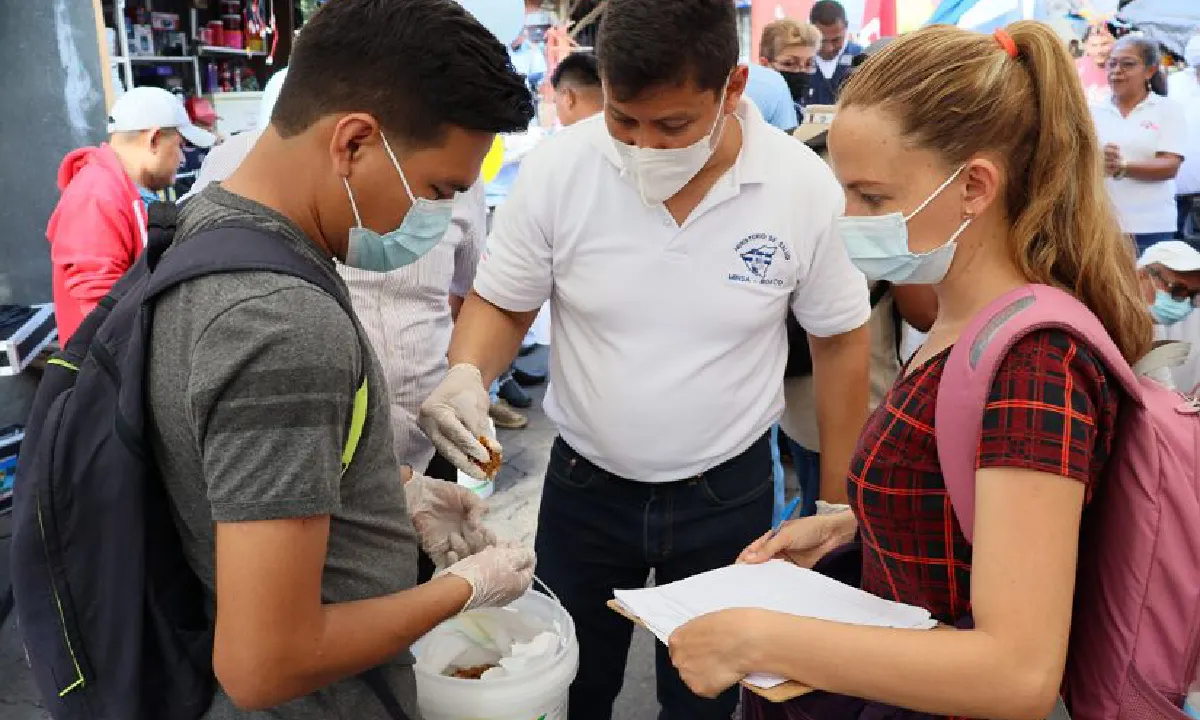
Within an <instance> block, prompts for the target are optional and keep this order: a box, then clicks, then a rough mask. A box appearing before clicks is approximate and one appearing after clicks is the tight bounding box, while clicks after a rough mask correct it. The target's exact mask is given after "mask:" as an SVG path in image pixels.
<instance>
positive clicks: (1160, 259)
mask: <svg viewBox="0 0 1200 720" xmlns="http://www.w3.org/2000/svg"><path fill="white" fill-rule="evenodd" d="M1150 265H1162V266H1163V267H1165V268H1167V269H1168V270H1174V271H1175V272H1185V273H1186V272H1196V271H1197V270H1200V251H1197V250H1196V248H1194V247H1192V246H1191V245H1188V244H1187V243H1185V242H1183V241H1182V240H1167V241H1165V242H1160V243H1155V244H1153V245H1151V246H1150V247H1148V248H1146V252H1144V253H1142V256H1141V257H1140V258H1139V259H1138V267H1139V268H1144V267H1148V266H1150Z"/></svg>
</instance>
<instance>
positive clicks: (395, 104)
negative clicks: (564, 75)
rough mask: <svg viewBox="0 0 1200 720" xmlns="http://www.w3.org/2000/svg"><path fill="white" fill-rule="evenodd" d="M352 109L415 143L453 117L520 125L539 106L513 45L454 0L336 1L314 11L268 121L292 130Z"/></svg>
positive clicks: (497, 126)
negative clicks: (510, 51) (510, 47)
mask: <svg viewBox="0 0 1200 720" xmlns="http://www.w3.org/2000/svg"><path fill="white" fill-rule="evenodd" d="M352 111H359V112H367V113H370V114H371V115H372V116H374V117H375V119H376V120H378V121H379V122H380V124H381V125H382V126H383V127H384V128H385V129H387V130H388V131H389V132H391V133H395V135H396V137H395V139H394V141H395V142H400V143H404V144H406V145H409V146H415V147H428V146H430V145H435V144H437V143H438V142H440V141H441V139H442V138H443V137H444V135H445V132H446V130H447V129H448V128H449V127H451V126H454V127H460V128H463V129H466V130H472V131H476V132H491V133H507V132H519V131H522V130H524V129H525V128H527V127H528V126H529V122H530V120H531V119H532V118H533V115H534V107H533V97H532V96H531V95H530V92H529V89H528V87H527V86H526V85H525V80H524V78H522V77H521V76H520V75H518V74H517V72H516V70H515V69H513V66H512V61H511V60H510V59H509V55H508V50H507V49H506V48H505V47H504V45H503V44H501V42H500V41H499V40H497V39H496V38H495V37H494V36H493V35H492V34H491V32H489V31H488V30H487V29H486V28H484V26H483V25H481V24H480V23H479V21H478V20H476V19H475V18H474V16H472V15H471V14H470V13H468V12H467V11H466V10H464V9H463V8H462V6H461V5H459V4H458V3H457V2H455V0H332V1H331V2H328V3H327V4H326V5H324V6H323V7H322V8H321V9H320V10H318V11H317V12H316V13H314V14H313V16H312V18H311V19H310V20H309V21H308V24H306V25H305V26H304V30H303V31H301V33H300V35H299V36H298V38H297V40H296V46H295V49H294V50H293V52H292V58H291V62H290V64H289V65H288V75H287V80H285V81H284V84H283V88H282V89H281V90H280V94H279V100H278V102H277V103H276V104H275V110H274V112H273V113H272V116H271V122H272V124H273V125H275V127H276V128H277V129H278V131H279V132H280V133H281V134H282V135H284V136H285V137H288V136H291V135H295V134H298V133H301V132H303V131H304V130H306V129H308V128H309V127H311V126H312V125H313V124H314V123H315V122H317V121H318V120H319V119H321V118H322V117H325V116H327V115H329V114H331V113H336V112H352Z"/></svg>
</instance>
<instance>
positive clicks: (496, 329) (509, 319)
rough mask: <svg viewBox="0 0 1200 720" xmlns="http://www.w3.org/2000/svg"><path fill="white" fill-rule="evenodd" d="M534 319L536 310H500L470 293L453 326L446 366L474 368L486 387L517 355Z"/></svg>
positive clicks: (472, 292)
mask: <svg viewBox="0 0 1200 720" xmlns="http://www.w3.org/2000/svg"><path fill="white" fill-rule="evenodd" d="M535 317H537V311H536V310H533V311H530V312H519V313H514V312H508V311H507V310H501V309H500V308H498V307H496V306H495V305H493V304H491V303H490V302H488V301H487V300H484V299H483V298H482V297H480V296H479V295H476V294H475V291H473V290H472V291H471V294H469V295H467V299H466V301H464V302H463V307H462V311H460V312H459V314H458V320H457V322H455V324H454V337H453V339H452V340H451V341H450V355H449V358H450V367H454V366H455V365H458V364H460V363H469V364H471V365H474V366H475V367H477V368H479V372H480V373H482V375H483V384H484V385H485V386H486V385H490V384H491V382H492V381H493V380H495V379H496V378H497V377H498V376H499V375H500V373H502V372H504V370H505V369H506V368H507V367H508V366H509V364H510V363H511V362H512V360H513V358H514V357H516V356H517V350H518V349H520V346H521V339H522V338H524V337H525V333H527V332H529V326H530V325H532V324H533V319H534V318H535Z"/></svg>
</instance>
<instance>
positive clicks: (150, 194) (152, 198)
mask: <svg viewBox="0 0 1200 720" xmlns="http://www.w3.org/2000/svg"><path fill="white" fill-rule="evenodd" d="M138 195H141V196H142V202H144V203H146V207H149V206H150V205H151V203H156V202H159V197H158V193H156V192H154V191H153V190H150V189H149V188H144V187H142V186H141V185H138Z"/></svg>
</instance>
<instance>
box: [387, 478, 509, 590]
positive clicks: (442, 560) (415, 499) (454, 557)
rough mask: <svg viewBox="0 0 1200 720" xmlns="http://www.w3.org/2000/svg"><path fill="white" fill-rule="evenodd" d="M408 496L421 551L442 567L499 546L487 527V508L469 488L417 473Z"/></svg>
mask: <svg viewBox="0 0 1200 720" xmlns="http://www.w3.org/2000/svg"><path fill="white" fill-rule="evenodd" d="M404 496H405V498H406V499H407V500H408V513H409V515H411V516H412V521H413V526H415V527H416V528H417V535H419V536H420V538H421V549H422V550H424V551H425V552H426V553H428V554H429V557H430V558H432V559H433V562H434V563H435V564H437V566H438V567H446V566H447V565H453V564H454V563H456V562H458V561H459V560H462V559H463V558H466V557H470V556H471V555H474V554H475V553H477V552H479V551H481V550H485V549H487V548H489V547H492V546H493V545H495V544H496V535H495V534H494V533H493V532H492V531H491V530H488V529H487V528H486V527H484V525H483V516H484V514H485V513H487V505H486V504H484V502H483V500H481V499H480V498H479V496H478V495H476V494H475V493H473V492H471V491H470V490H468V489H466V488H465V487H462V486H461V485H458V484H456V483H451V482H446V481H445V480H435V479H434V478H431V477H427V476H425V475H422V474H421V473H418V472H414V473H413V476H412V479H411V480H409V481H408V482H407V483H405V484H404Z"/></svg>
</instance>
